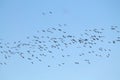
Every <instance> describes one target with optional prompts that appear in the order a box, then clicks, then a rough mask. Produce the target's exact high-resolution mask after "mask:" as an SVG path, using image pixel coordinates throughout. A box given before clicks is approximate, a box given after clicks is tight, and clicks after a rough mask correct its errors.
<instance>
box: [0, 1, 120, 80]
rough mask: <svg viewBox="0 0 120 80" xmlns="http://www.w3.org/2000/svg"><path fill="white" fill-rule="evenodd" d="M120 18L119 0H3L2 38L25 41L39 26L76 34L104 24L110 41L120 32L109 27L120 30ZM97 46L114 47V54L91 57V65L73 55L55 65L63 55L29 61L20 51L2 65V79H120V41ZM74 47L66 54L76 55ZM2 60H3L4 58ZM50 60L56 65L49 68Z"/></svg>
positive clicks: (0, 16)
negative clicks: (19, 54) (24, 58)
mask: <svg viewBox="0 0 120 80" xmlns="http://www.w3.org/2000/svg"><path fill="white" fill-rule="evenodd" d="M50 11H51V12H52V14H50V13H49V12H50ZM42 13H44V14H45V15H43V14H42ZM119 21H120V1H119V0H91V1H90V0H0V39H3V41H5V42H13V41H19V40H22V41H23V42H24V41H26V36H32V35H36V31H37V30H42V29H47V28H49V27H55V28H62V29H63V30H65V31H67V32H68V33H69V34H72V35H75V36H79V34H80V33H82V32H84V30H85V29H94V28H101V27H102V28H105V29H106V31H105V33H104V35H105V36H107V37H106V40H107V41H109V40H112V39H114V38H115V36H120V34H116V33H114V34H113V33H112V32H111V31H110V30H109V27H110V26H112V25H114V26H118V27H119V28H118V29H119V30H120V22H119ZM59 24H61V25H62V26H58V25H59ZM64 24H67V25H66V26H63V25H64ZM41 35H44V34H41ZM45 35H49V34H45ZM59 35H60V34H59V33H58V34H56V35H55V36H59ZM97 46H103V47H107V48H111V49H112V51H111V56H110V58H108V59H107V58H96V57H95V58H90V59H91V60H93V63H92V64H90V65H89V64H86V63H85V62H84V61H82V60H81V62H80V64H79V65H75V64H74V63H73V62H74V60H76V59H75V58H74V57H71V58H70V59H64V61H66V65H64V66H62V67H58V66H56V65H55V64H56V63H59V62H61V61H62V59H61V58H60V59H56V60H53V61H52V60H51V59H50V58H45V62H42V63H38V62H36V63H35V64H30V63H29V62H28V61H26V60H23V59H21V58H19V57H18V55H13V56H12V57H11V58H10V59H9V60H8V61H7V62H8V64H7V65H3V66H0V80H119V79H120V76H119V74H120V63H119V57H120V54H119V52H120V50H119V47H120V44H119V43H118V44H115V45H112V44H111V45H108V44H107V43H104V44H101V43H98V44H97ZM97 46H96V47H97ZM73 47H74V46H73ZM73 47H70V48H68V49H66V51H64V52H63V54H66V53H71V54H72V55H75V54H74V53H77V52H79V51H78V50H76V49H75V48H73ZM95 49H96V48H95ZM87 50H89V49H85V50H83V51H87ZM23 51H24V49H23ZM53 51H54V50H53ZM56 52H57V53H60V52H58V51H56ZM57 53H56V54H57ZM86 57H89V56H86ZM0 60H1V61H4V60H2V58H1V59H0ZM48 64H51V65H53V67H50V68H48V67H47V65H48Z"/></svg>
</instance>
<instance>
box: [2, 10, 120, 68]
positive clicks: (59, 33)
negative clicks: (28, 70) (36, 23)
mask: <svg viewBox="0 0 120 80" xmlns="http://www.w3.org/2000/svg"><path fill="white" fill-rule="evenodd" d="M49 13H50V14H52V12H49ZM42 14H43V15H45V13H42ZM58 26H62V25H61V24H59V25H58ZM63 26H64V27H65V26H67V24H63ZM108 30H109V31H110V33H114V34H117V35H116V36H115V39H113V38H112V39H107V36H105V35H104V33H105V32H106V31H108ZM70 33H71V32H67V31H65V30H64V28H62V27H61V28H56V27H51V28H47V29H42V30H38V31H36V34H35V35H32V36H27V37H26V40H25V41H24V40H23V41H22V40H20V41H13V42H12V43H10V42H5V41H4V40H2V39H0V60H1V61H0V65H7V62H8V61H9V59H10V58H12V56H14V55H17V56H18V57H19V58H21V59H24V60H26V61H29V62H30V63H31V64H35V63H36V62H39V63H46V64H47V67H52V64H53V63H55V65H56V66H63V65H65V64H67V62H72V63H73V64H80V62H81V61H84V62H86V63H88V64H91V63H92V60H93V59H94V58H100V59H101V58H109V57H110V55H111V53H112V49H111V48H110V46H114V45H115V44H118V43H119V42H120V31H119V27H118V26H111V27H110V28H109V29H105V28H100V29H97V28H94V29H85V30H84V31H83V33H79V34H78V35H73V34H70ZM106 46H108V47H107V48H106Z"/></svg>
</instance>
